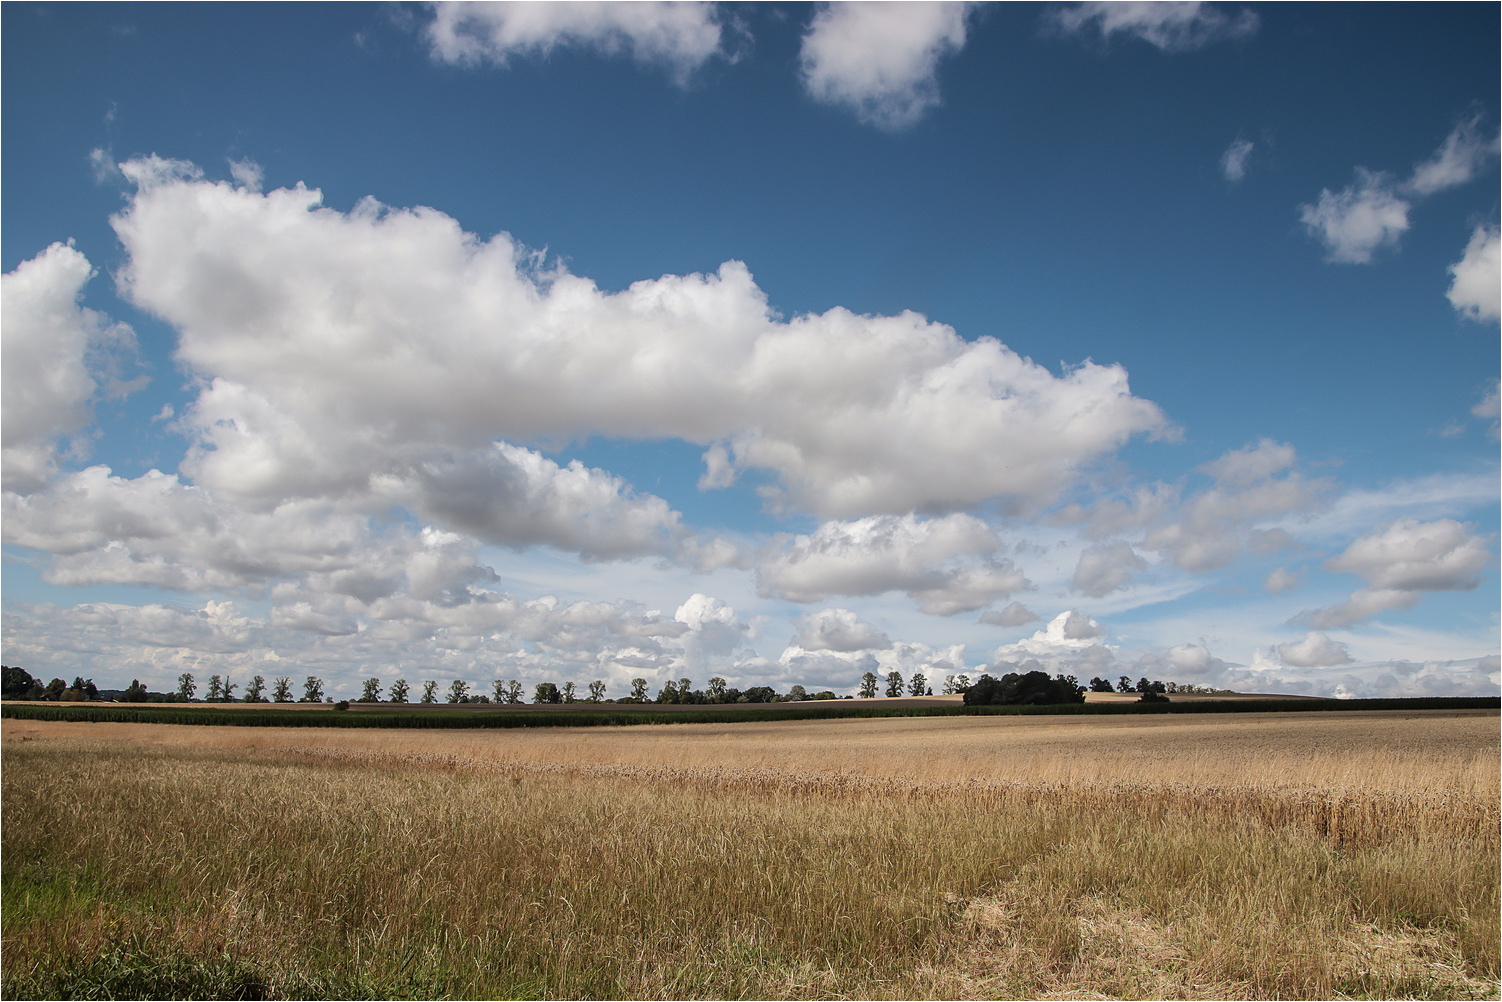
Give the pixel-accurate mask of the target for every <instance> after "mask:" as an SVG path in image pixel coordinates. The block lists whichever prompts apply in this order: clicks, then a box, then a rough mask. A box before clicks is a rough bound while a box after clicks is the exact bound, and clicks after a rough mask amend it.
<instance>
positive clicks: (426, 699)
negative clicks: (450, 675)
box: [418, 679, 438, 703]
mask: <svg viewBox="0 0 1502 1002" xmlns="http://www.w3.org/2000/svg"><path fill="white" fill-rule="evenodd" d="M418 702H419V703H436V702H438V683H437V682H434V681H433V680H432V679H429V680H427V681H425V682H423V684H422V699H420V700H418Z"/></svg>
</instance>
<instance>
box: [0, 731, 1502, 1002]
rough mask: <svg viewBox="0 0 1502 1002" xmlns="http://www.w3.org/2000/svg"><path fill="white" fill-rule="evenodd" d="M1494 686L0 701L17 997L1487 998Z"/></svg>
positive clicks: (1493, 905)
mask: <svg viewBox="0 0 1502 1002" xmlns="http://www.w3.org/2000/svg"><path fill="white" fill-rule="evenodd" d="M1498 727H1499V721H1498V714H1497V712H1496V711H1461V712H1450V711H1416V712H1407V713H1404V712H1345V713H1317V712H1306V713H1298V714H1235V715H1230V714H1227V715H1222V714H1206V715H1195V716H1176V717H1169V716H1156V715H1155V716H1123V717H933V718H882V719H846V720H812V721H782V722H755V721H746V722H738V723H732V724H674V725H666V726H638V727H626V728H607V727H591V728H578V729H562V728H559V729H546V730H520V729H518V730H487V731H400V730H360V729H354V730H343V729H328V730H324V729H307V728H287V729H281V728H256V727H243V728H242V727H186V726H176V725H149V724H86V723H59V722H33V721H20V720H7V721H6V722H5V724H4V727H3V731H0V739H3V766H4V768H3V774H0V777H3V786H4V789H3V796H0V808H3V828H0V833H3V839H4V845H3V853H0V866H3V878H4V881H3V893H4V900H3V906H4V907H3V912H0V920H3V935H4V944H3V978H4V986H3V987H4V994H5V995H6V996H7V997H65V996H67V997H170V996H178V997H188V996H191V997H241V998H246V997H341V998H346V997H351V998H358V997H478V998H502V997H518V998H521V997H525V998H532V997H571V998H585V997H590V998H593V997H601V998H739V997H751V998H998V997H999V998H1275V997H1276V998H1289V997H1298V998H1340V997H1414V996H1422V997H1447V998H1496V997H1498V954H1499V943H1498V939H1499V924H1498V909H1499V896H1498V883H1499V866H1498V857H1499V806H1498V805H1499V768H1498V762H1499V730H1498Z"/></svg>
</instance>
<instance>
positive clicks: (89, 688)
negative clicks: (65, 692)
mask: <svg viewBox="0 0 1502 1002" xmlns="http://www.w3.org/2000/svg"><path fill="white" fill-rule="evenodd" d="M68 688H69V689H71V690H73V691H74V692H76V693H78V698H79V699H98V698H99V687H98V686H97V685H95V684H94V680H93V679H91V678H84V677H83V676H82V675H75V676H73V684H72V685H70V686H69V687H68Z"/></svg>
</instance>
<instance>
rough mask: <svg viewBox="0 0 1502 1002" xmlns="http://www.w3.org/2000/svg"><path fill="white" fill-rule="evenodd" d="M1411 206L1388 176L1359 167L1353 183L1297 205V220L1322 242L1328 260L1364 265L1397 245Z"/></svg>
mask: <svg viewBox="0 0 1502 1002" xmlns="http://www.w3.org/2000/svg"><path fill="white" fill-rule="evenodd" d="M1411 208H1412V205H1411V204H1410V203H1409V202H1408V201H1407V200H1406V199H1404V198H1401V197H1399V196H1398V194H1397V192H1396V191H1395V190H1394V187H1393V182H1392V179H1391V178H1390V177H1388V176H1387V175H1386V174H1380V173H1373V172H1372V171H1369V170H1367V169H1366V168H1364V167H1358V168H1356V181H1355V183H1353V184H1350V185H1347V186H1346V187H1345V188H1342V189H1341V190H1340V191H1331V190H1330V189H1328V188H1326V189H1324V190H1323V191H1321V192H1320V193H1319V199H1318V200H1317V201H1316V202H1315V203H1314V204H1313V205H1302V206H1300V207H1299V220H1300V221H1301V222H1302V223H1303V224H1304V226H1305V228H1306V229H1308V231H1309V233H1310V235H1311V236H1314V237H1316V238H1318V239H1319V241H1320V242H1321V243H1323V244H1324V245H1325V250H1326V257H1327V259H1328V260H1330V261H1332V262H1337V263H1341V264H1366V263H1367V262H1369V261H1371V259H1372V256H1373V255H1374V254H1375V253H1376V252H1377V251H1379V250H1382V249H1384V248H1387V247H1396V246H1397V244H1398V238H1399V237H1401V236H1402V235H1403V234H1404V232H1406V231H1407V229H1408V212H1409V210H1410V209H1411Z"/></svg>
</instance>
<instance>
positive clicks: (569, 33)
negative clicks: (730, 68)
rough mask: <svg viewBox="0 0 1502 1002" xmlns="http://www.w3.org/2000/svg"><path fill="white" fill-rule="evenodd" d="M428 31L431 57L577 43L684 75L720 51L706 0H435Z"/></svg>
mask: <svg viewBox="0 0 1502 1002" xmlns="http://www.w3.org/2000/svg"><path fill="white" fill-rule="evenodd" d="M425 30H426V34H427V38H428V42H429V44H430V46H431V50H432V54H433V57H434V58H435V59H439V60H441V61H443V62H447V63H458V64H461V65H475V64H478V63H482V62H491V63H496V64H498V65H505V63H506V61H507V60H508V59H510V58H511V57H512V56H518V55H521V56H546V55H547V54H548V53H549V52H551V51H552V50H553V49H555V48H558V47H565V46H578V47H581V48H587V49H593V50H595V51H597V52H602V53H605V54H607V55H615V54H617V53H622V54H625V55H627V56H629V57H631V58H632V59H634V60H636V61H637V62H639V63H643V64H646V65H651V66H663V67H666V68H667V69H668V70H669V71H670V72H671V73H672V74H673V75H674V77H675V78H676V79H677V80H678V81H679V82H683V81H684V80H686V79H687V78H688V77H689V75H690V74H692V73H693V71H694V70H695V69H697V68H699V67H700V66H702V65H703V64H704V63H705V62H707V61H708V60H710V59H711V58H713V57H714V56H716V55H719V54H720V52H721V46H720V43H721V33H722V30H721V26H720V22H719V17H718V15H717V13H716V10H715V6H714V4H711V3H689V2H684V3H655V2H638V3H592V2H584V0H576V2H572V3H537V2H513V3H438V4H435V5H434V8H433V20H432V21H431V22H430V23H429V24H428V25H427V28H426V29H425Z"/></svg>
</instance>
